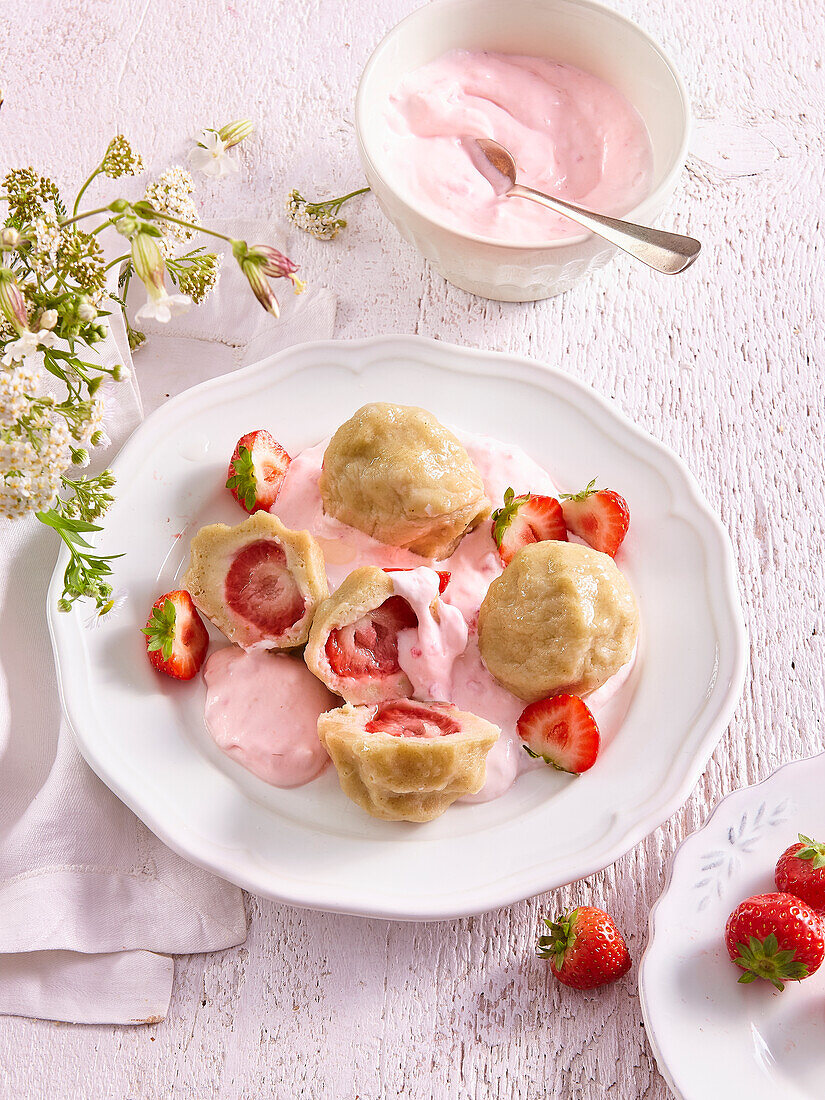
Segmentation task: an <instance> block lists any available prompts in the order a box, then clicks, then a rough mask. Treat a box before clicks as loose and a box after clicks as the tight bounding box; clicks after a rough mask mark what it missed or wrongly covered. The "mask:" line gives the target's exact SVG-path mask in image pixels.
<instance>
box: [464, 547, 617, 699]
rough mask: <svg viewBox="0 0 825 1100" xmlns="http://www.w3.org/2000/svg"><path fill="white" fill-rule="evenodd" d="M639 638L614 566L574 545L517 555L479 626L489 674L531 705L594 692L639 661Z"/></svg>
mask: <svg viewBox="0 0 825 1100" xmlns="http://www.w3.org/2000/svg"><path fill="white" fill-rule="evenodd" d="M638 633H639V611H638V608H637V606H636V599H635V597H634V595H633V592H632V590H631V588H630V585H629V584H628V583H627V580H626V579H625V577H624V575H623V574H622V573H621V572H620V570H619V569H618V568H617V566H616V563H615V562H614V561H613V559H612V558H611V557H608V555H607V554H602V553H600V552H599V551H598V550H591V548H590V547H589V546H582V545H580V544H579V543H572V542H556V541H549V542H535V543H531V544H530V545H528V546H525V547H523V548H522V549H521V550H519V551H518V553H517V554H516V555H515V557H514V558H513V560H512V561H511V562H510V564H509V565H508V566H507V568H506V569H505V570H504V572H503V573H502V574H501V576H500V577H497V578H496V579H495V580H494V581H493V583H492V584H491V585H490V587H489V589H488V590H487V595H486V596H485V597H484V601H483V602H482V604H481V609H480V611H479V619H478V638H479V649H480V650H481V656H482V659H483V661H484V664H485V665H486V666H487V669H488V671H489V672H490V673H491V674H492V675H493V676H494V677H495V678H496V680H498V682H499V683H500V684H501V685H502V687H504V688H506V689H507V690H508V691H510V692H512V693H513V695H517V696H518V697H519V698H520V699H525V700H526V701H527V702H529V703H532V702H534V701H536V700H538V699H543V698H545V697H546V696H548V695H555V694H556V693H558V692H568V693H570V694H572V695H584V694H587V693H588V692H591V691H595V690H596V688H598V687H600V686H601V685H602V684H603V683H604V682H605V681H606V680H609V679H610V677H611V676H613V675H614V674H615V673H616V672H618V671H619V669H620V668H622V667H623V666H624V665H626V664H627V662H628V661H629V660H630V658H631V657H632V656H633V649H634V646H635V645H636V638H637V636H638Z"/></svg>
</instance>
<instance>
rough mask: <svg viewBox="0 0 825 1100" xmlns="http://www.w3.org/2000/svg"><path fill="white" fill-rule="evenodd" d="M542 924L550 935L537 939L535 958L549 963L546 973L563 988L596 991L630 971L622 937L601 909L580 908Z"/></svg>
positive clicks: (585, 906) (610, 918) (629, 962)
mask: <svg viewBox="0 0 825 1100" xmlns="http://www.w3.org/2000/svg"><path fill="white" fill-rule="evenodd" d="M544 923H545V924H546V925H547V927H548V928H549V929H550V934H549V935H544V936H539V939H538V949H537V951H538V956H539V958H541V959H549V960H550V970H551V971H552V973H553V975H554V976H555V977H556V978H558V980H559V981H560V982H561V983H562V984H563V985H569V986H571V988H573V989H596V988H597V987H598V986H600V985H607V984H608V983H610V982H615V981H618V979H619V978H621V977H623V976H624V975H625V974H626V973H627V972H628V970H629V969H630V965H631V960H630V954H629V952H628V950H627V944H626V943H625V942H624V937H623V936H622V934H621V932H620V931H619V929H618V928H617V927H616V925H615V924H614V922H613V919H612V917H610V916H609V915H608V914H607V913H605V912H604V910H603V909H595V908H594V907H593V906H590V905H580V906H579V907H578V909H574V910H573V911H572V912H571V913H568V914H567V915H566V916H562V917H559V918H558V920H555V921H552V920H547V919H546V918H545V920H544Z"/></svg>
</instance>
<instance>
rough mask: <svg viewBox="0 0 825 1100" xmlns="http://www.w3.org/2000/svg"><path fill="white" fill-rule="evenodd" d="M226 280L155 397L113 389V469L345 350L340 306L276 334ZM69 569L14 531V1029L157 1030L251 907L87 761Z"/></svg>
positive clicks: (110, 355) (39, 540)
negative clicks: (67, 717) (208, 401)
mask: <svg viewBox="0 0 825 1100" xmlns="http://www.w3.org/2000/svg"><path fill="white" fill-rule="evenodd" d="M231 232H232V233H233V234H234V235H236V236H239V237H244V238H245V239H247V240H249V241H250V243H265V242H273V241H274V240H276V239H277V238H275V237H273V233H272V227H271V226H267V224H265V223H246V224H242V225H239V224H237V223H233V225H232V226H231ZM225 267H226V271H225V272H224V273H223V275H222V277H221V280H220V283H219V285H218V287H217V289H216V291H215V292H214V293H213V295H212V296H211V298H210V299H209V300H208V301H207V303H205V304H204V305H203V306H200V307H196V308H194V309H193V310H192V311H191V313H188V314H186V315H184V316H183V317H181V318H178V319H176V321H173V322H172V324H171V325H170V326H169V327H168V329H163V328H160V327H158V326H153V327H152V328H151V335H150V337H149V342H148V344H147V346H146V347H145V348H144V349H141V350H140V351H139V352H138V353H137V355H136V365H135V366H134V367H133V370H134V375H133V377H134V378H135V379H137V381H138V383H139V389H138V386H136V385H134V384H130V383H125V382H124V383H112V384H109V385H107V394H106V402H107V409H108V410H109V413H108V419H107V422H106V430H107V432H108V434H109V435H110V436H111V438H112V440H113V449H112V450H111V451H109V452H107V454H106V456H105V457H106V461H110V460H111V458H112V456H113V454H114V450H115V449H116V447H117V446H119V445H120V444H121V443H122V442H123V441H124V439H125V438H126V437H127V436H128V434H129V433H130V432H131V431H132V429H133V428H134V427H135V426H136V425H137V424H138V422H139V421H140V419H141V417H142V415H143V408H144V407H145V409H146V411H147V412H150V411H151V410H152V409H153V408H155V407H156V406H157V405H158V404H160V403H161V402H162V401H163V400H164V399H165V398H166V397H167V396H171V395H173V394H174V393H177V392H178V391H180V390H182V389H184V388H186V387H188V386H191V385H194V384H195V383H197V382H200V381H203V380H204V379H205V378H209V377H213V376H215V375H218V374H223V373H226V372H227V371H230V370H234V369H236V368H238V367H240V366H244V365H246V364H247V363H250V362H253V361H254V360H256V359H260V358H262V357H264V356H266V355H270V354H272V353H273V352H275V351H278V350H280V349H282V348H284V347H288V346H290V345H292V344H296V343H300V342H303V341H306V340H312V339H326V338H329V337H330V336H332V333H333V328H334V322H335V297H334V295H333V294H332V293H331V292H330V291H329V290H326V289H320V290H314V291H313V290H310V291H307V292H306V293H305V294H304V295H302V296H301V297H297V298H296V297H294V296H293V295H292V290H291V287H290V285H289V283H288V282H286V281H279V282H278V283H277V290H279V291H280V295H279V296H280V297H281V298H282V306H283V312H282V317H281V319H280V320H279V321H275V320H274V318H272V317H270V316H269V315H268V314H267V313H265V312H264V310H262V309H261V308H260V306H259V305H258V303H257V302H256V301H255V299H254V297H252V294H251V292H250V291H249V288H248V287H247V286H246V284H245V282H244V280H243V279H242V277H241V276H240V273H239V272H238V271H237V268H236V265H235V264H234V261H233V260H232V259H231V257H227V259H226V260H225ZM138 297H139V296H138ZM110 321H111V332H110V335H109V337H108V339H107V341H106V342H105V344H103V345H101V348H100V350H101V354H102V356H103V358H104V359H105V360H106V361H107V362H108V363H110V364H113V363H115V362H118V361H119V362H125V363H126V364H127V365H130V366H131V365H132V364H131V358H130V356H129V351H128V344H127V342H126V335H125V329H124V327H123V324H122V320H121V319H120V318H119V316H118V315H117V314H116V313H114V314H113V316H112V318H111V319H110ZM141 327H143V328H144V330H145V331H146V332H147V334H148V333H149V332H150V329H149V326H141ZM253 426H254V425H253ZM56 557H57V540H56V539H55V538H54V537H53V533H52V532H51V531H49V530H47V529H46V528H45V527H43V526H42V525H41V524H39V523H38V522H37V521H36V520H31V521H30V520H29V519H25V520H17V521H10V520H0V1014H5V1015H22V1016H34V1017H39V1018H43V1019H52V1020H67V1021H71V1022H76V1023H110V1024H131V1023H140V1022H154V1021H157V1020H159V1019H162V1018H163V1017H164V1016H165V1015H166V1012H167V1009H168V1005H169V999H170V995H171V989H172V980H173V972H174V965H173V960H172V959H171V958H170V957H169V956H170V955H174V954H190V953H193V952H201V951H215V950H220V949H222V948H226V947H231V946H233V945H235V944H238V943H241V942H243V940H244V939H245V937H246V919H245V914H244V909H243V902H242V897H241V892H240V890H238V889H237V888H236V887H234V886H230V885H229V884H228V883H226V882H223V881H221V880H220V879H217V878H215V877H214V876H213V875H211V874H207V873H206V872H204V871H201V870H199V869H197V868H195V867H193V866H191V865H190V864H188V863H186V862H185V861H184V860H182V859H181V858H180V857H178V856H177V855H175V854H174V853H172V852H171V851H170V850H169V849H168V848H166V847H165V846H164V845H163V844H162V843H161V842H160V841H159V840H158V839H157V837H155V836H154V835H153V834H152V833H151V832H150V831H149V830H148V829H147V828H146V827H145V826H144V825H143V824H142V823H141V822H140V821H138V819H137V818H136V817H135V816H134V815H133V814H132V813H131V811H129V810H128V809H127V808H126V807H125V806H124V805H123V804H122V803H121V802H120V801H119V800H118V799H117V798H116V797H115V795H114V794H112V792H111V791H109V790H108V789H107V788H106V787H105V786H104V784H103V783H102V782H101V781H100V780H99V779H98V778H97V777H96V776H95V775H94V773H93V772H92V771H91V769H90V768H89V767H88V766H87V765H86V763H85V762H84V761H83V759H82V758H81V756H80V754H79V753H78V750H77V748H76V746H75V744H74V740H73V738H72V735H71V732H70V731H69V730H68V728H67V726H66V724H65V722H63V721H62V718H61V713H60V703H59V700H58V695H57V686H56V681H55V674H54V668H53V660H52V653H51V645H50V642H49V636H48V631H47V627H46V618H45V601H46V589H47V587H48V583H49V578H50V576H51V573H52V570H53V568H54V563H55V559H56ZM73 613H74V614H76V613H78V612H77V611H75V612H73ZM80 613H83V612H80ZM89 613H91V612H89Z"/></svg>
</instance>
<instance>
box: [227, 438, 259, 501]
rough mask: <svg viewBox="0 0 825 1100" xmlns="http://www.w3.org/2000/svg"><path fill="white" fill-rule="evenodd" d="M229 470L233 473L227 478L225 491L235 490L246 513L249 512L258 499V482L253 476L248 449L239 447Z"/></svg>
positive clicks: (253, 466)
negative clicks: (244, 506)
mask: <svg viewBox="0 0 825 1100" xmlns="http://www.w3.org/2000/svg"><path fill="white" fill-rule="evenodd" d="M231 469H233V470H234V471H235V472H234V474H232V476H231V477H229V478H227V481H226V487H227V489H235V490H237V493H238V496H239V497H241V499H242V500H243V502H244V504H245V505H246V510H247V512H251V511H252V510H253V508H254V507H255V501H256V500H257V499H258V480H257V476H256V474H255V464H254V462H253V460H252V452H251V451H250V449H249V448H248V447H241V448H240V449H239V451H238V457H237V458H235V459H233V461H232V465H231Z"/></svg>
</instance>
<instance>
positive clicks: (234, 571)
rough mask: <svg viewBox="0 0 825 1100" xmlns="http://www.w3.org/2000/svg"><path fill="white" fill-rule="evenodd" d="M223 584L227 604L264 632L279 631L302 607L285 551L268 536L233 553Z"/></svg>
mask: <svg viewBox="0 0 825 1100" xmlns="http://www.w3.org/2000/svg"><path fill="white" fill-rule="evenodd" d="M224 587H225V590H226V602H227V604H228V605H229V607H231V608H232V610H233V611H234V612H235V613H236V614H238V615H240V617H241V618H242V619H246V620H247V622H250V623H254V625H255V626H257V627H258V628H259V629H260V630H261V631H263V632H264V633H265V634H272V635H279V634H283V633H284V631H286V630H289V628H290V627H291V626H294V625H295V623H297V621H298V620H299V619H300V618H301V616H302V615H303V614H304V611H305V609H306V599H305V597H304V596H303V595H302V594H301V590H300V589H299V588H298V584H297V582H296V580H295V578H294V577H293V576H292V574H291V573H290V571H289V569H288V567H287V564H286V553H285V551H284V549H283V547H282V546H281V545H280V544H279V543H277V542H275V541H274V540H271V539H259V540H258V541H257V542H253V543H250V544H249V545H248V546H245V547H244V548H243V550H241V551H240V552H239V553H238V554H236V555H235V558H234V560H233V562H232V564H231V565H230V567H229V570H228V572H227V574H226V581H225V582H224Z"/></svg>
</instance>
